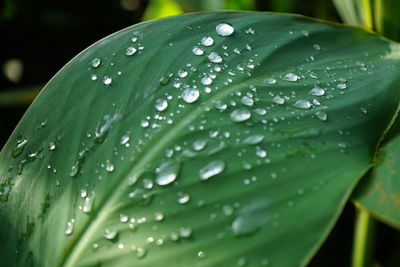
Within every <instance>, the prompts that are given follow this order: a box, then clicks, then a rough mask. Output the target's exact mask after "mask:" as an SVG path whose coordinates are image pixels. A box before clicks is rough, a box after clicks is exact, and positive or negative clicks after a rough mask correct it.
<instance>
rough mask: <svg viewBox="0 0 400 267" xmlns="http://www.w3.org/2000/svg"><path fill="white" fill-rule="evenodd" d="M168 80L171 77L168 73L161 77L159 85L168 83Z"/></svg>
mask: <svg viewBox="0 0 400 267" xmlns="http://www.w3.org/2000/svg"><path fill="white" fill-rule="evenodd" d="M170 80H171V77H170V75H168V76H165V77H161V78H160V81H159V83H160V85H166V84H168V83H169V81H170Z"/></svg>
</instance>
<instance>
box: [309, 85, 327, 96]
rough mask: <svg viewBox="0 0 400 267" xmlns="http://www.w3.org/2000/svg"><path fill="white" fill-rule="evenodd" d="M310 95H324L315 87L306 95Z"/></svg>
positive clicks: (322, 91)
mask: <svg viewBox="0 0 400 267" xmlns="http://www.w3.org/2000/svg"><path fill="white" fill-rule="evenodd" d="M308 94H310V95H314V96H323V95H324V94H325V90H324V89H322V88H319V87H315V88H313V89H311V91H310V92H309V93H308Z"/></svg>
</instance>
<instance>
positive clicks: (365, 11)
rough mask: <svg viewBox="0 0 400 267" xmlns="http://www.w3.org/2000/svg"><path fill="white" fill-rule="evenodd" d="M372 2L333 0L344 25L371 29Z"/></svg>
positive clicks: (366, 0)
mask: <svg viewBox="0 0 400 267" xmlns="http://www.w3.org/2000/svg"><path fill="white" fill-rule="evenodd" d="M371 1H372V0H333V3H334V4H335V6H336V9H337V10H338V12H339V14H340V16H341V17H342V19H343V21H344V22H345V23H348V24H351V25H356V26H360V27H364V28H369V29H371V28H372V27H373V24H372V23H373V19H372V3H371Z"/></svg>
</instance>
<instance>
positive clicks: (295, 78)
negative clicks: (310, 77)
mask: <svg viewBox="0 0 400 267" xmlns="http://www.w3.org/2000/svg"><path fill="white" fill-rule="evenodd" d="M299 79H300V77H299V76H297V75H296V74H294V73H288V74H286V75H285V77H283V80H285V81H289V82H297V81H298V80H299Z"/></svg>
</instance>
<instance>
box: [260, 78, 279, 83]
mask: <svg viewBox="0 0 400 267" xmlns="http://www.w3.org/2000/svg"><path fill="white" fill-rule="evenodd" d="M263 82H264V83H266V84H276V79H274V78H267V79H265V80H264V81H263Z"/></svg>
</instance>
